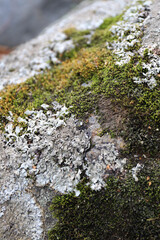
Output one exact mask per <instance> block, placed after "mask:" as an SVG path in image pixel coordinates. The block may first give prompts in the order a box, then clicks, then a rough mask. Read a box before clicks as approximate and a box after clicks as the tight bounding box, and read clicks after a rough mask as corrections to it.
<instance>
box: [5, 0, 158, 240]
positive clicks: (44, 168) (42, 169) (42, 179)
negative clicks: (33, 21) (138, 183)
mask: <svg viewBox="0 0 160 240" xmlns="http://www.w3.org/2000/svg"><path fill="white" fill-rule="evenodd" d="M126 2H128V1H94V2H92V3H91V5H88V6H86V5H85V4H84V5H83V4H82V5H81V7H80V8H79V9H77V10H76V12H73V13H71V14H70V15H68V16H67V17H66V18H65V19H62V21H60V22H59V23H57V24H56V25H54V26H51V27H50V28H48V29H47V30H46V31H45V32H44V34H42V35H41V36H39V37H38V38H37V39H34V40H32V41H31V42H29V43H27V44H25V45H22V46H20V47H19V48H18V49H17V50H16V51H15V52H13V53H12V54H11V55H10V56H8V57H6V58H4V59H3V61H1V63H0V64H1V65H0V68H1V80H3V81H2V85H1V87H3V84H6V83H11V82H12V83H17V82H21V81H23V80H25V79H26V78H28V77H29V76H32V75H33V74H35V73H36V72H37V71H38V70H40V71H42V69H44V68H45V67H48V65H47V63H46V61H47V60H48V59H51V57H53V59H52V61H53V62H54V61H57V59H56V51H64V49H66V48H68V47H71V48H72V47H73V44H72V42H70V43H68V42H67V41H65V38H66V37H65V35H64V34H63V33H62V32H61V31H60V29H63V28H65V27H66V26H70V25H71V23H73V22H74V24H75V26H77V27H79V28H81V29H83V28H86V25H87V26H88V28H95V27H96V26H97V19H99V17H100V16H101V17H102V18H101V21H100V22H98V24H100V23H101V22H102V19H103V18H104V17H106V16H109V15H115V14H116V13H119V11H120V10H121V9H123V7H124V4H125V3H126ZM113 6H114V8H113ZM153 6H154V8H156V3H155V5H153ZM154 8H153V9H152V11H153V12H154V11H155V10H154ZM156 9H157V8H156ZM86 11H88V14H86ZM151 14H152V12H151ZM156 16H158V15H156ZM89 17H90V18H89ZM157 21H158V19H157ZM146 22H147V20H146ZM149 27H150V26H149ZM55 31H57V33H56V34H55V35H54V37H53V33H54V32H55ZM147 31H148V30H147V28H146V34H147V33H148V32H147ZM145 39H147V37H145V38H144V41H146V43H148V42H147V41H149V40H145ZM148 39H149V38H148ZM64 46H66V47H64ZM63 47H64V48H63ZM62 48H63V50H61V49H62ZM31 60H32V61H31ZM9 69H10V71H9ZM109 105H110V104H109ZM42 108H43V109H44V110H45V111H47V105H45V104H43V105H42ZM110 111H111V107H110ZM117 111H120V110H119V109H117ZM65 113H67V109H66V108H65V107H62V106H60V105H58V104H57V103H56V102H54V103H53V111H50V110H49V111H47V113H46V114H44V111H43V110H40V111H26V116H27V117H26V120H27V121H28V128H27V130H26V132H24V133H23V134H22V136H21V137H19V136H18V133H19V131H20V130H21V129H20V128H19V127H17V128H16V129H15V131H13V126H12V121H13V119H12V114H10V116H8V119H10V120H9V121H10V123H9V124H8V125H7V126H6V133H5V135H2V136H1V138H0V153H1V155H0V239H2V240H14V239H15V240H17V239H19V240H20V239H21V240H22V239H23V240H29V239H31V240H41V239H42V240H43V239H47V234H46V233H47V230H48V229H49V228H50V227H51V226H53V225H54V223H55V222H56V220H54V219H52V218H51V215H50V212H49V210H48V206H49V204H50V202H51V199H52V197H53V196H55V194H59V193H60V192H61V193H64V192H68V191H72V190H74V191H75V194H76V195H78V194H79V192H78V191H77V190H76V188H75V186H76V184H77V183H78V181H79V179H80V176H81V174H82V173H83V172H85V173H86V175H87V176H88V177H89V178H90V181H91V187H92V188H93V189H96V190H98V189H99V188H100V187H102V186H103V184H104V179H105V178H106V177H107V176H108V175H110V174H116V173H119V172H120V173H121V174H123V173H124V168H123V167H124V165H125V163H126V159H121V158H119V154H118V150H119V149H123V147H124V142H123V140H122V139H121V138H118V139H112V138H111V137H110V136H109V134H105V135H104V136H103V137H100V136H99V134H98V133H99V132H101V128H100V125H99V123H98V121H97V118H96V116H95V115H92V116H91V117H90V118H89V120H88V124H86V125H84V123H82V122H80V121H77V120H76V119H75V118H74V116H71V117H70V118H69V119H66V120H62V118H61V117H62V116H63V115H64V114H65ZM102 114H103V112H102ZM118 115H119V114H118ZM118 115H117V116H118ZM105 117H106V118H107V124H109V123H110V122H113V124H119V122H120V120H119V119H117V118H116V114H115V116H114V117H113V116H112V114H110V113H109V111H108V114H107V115H106V116H105ZM19 121H24V120H23V119H19ZM6 137H7V138H9V141H6ZM140 168H141V166H139V165H138V166H136V167H135V168H134V169H132V170H133V174H134V178H135V180H137V175H136V173H137V171H139V169H140Z"/></svg>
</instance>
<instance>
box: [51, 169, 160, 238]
mask: <svg viewBox="0 0 160 240" xmlns="http://www.w3.org/2000/svg"><path fill="white" fill-rule="evenodd" d="M159 174H160V168H159V166H158V168H157V169H156V171H155V170H153V171H152V172H151V171H150V168H149V169H147V168H145V170H142V172H141V174H140V175H139V181H138V182H135V180H134V179H133V178H132V177H131V176H128V177H127V179H123V178H119V179H117V178H114V177H109V178H108V179H107V181H106V187H105V188H104V189H101V190H100V191H93V190H91V189H90V187H89V186H86V185H85V184H84V183H81V184H79V185H78V186H77V188H78V189H79V190H80V191H81V194H80V195H79V196H78V197H76V196H75V195H74V193H70V194H65V195H61V196H57V197H55V198H54V199H53V202H52V205H51V211H52V212H53V215H54V217H56V218H58V223H57V224H56V226H55V227H54V228H53V229H52V230H51V231H50V232H49V239H50V240H53V239H60V240H62V239H63V240H69V239H70V240H71V239H76V240H80V239H83V240H84V239H87V240H102V239H107V240H111V239H123V240H135V239H137V240H138V239H143V240H151V239H154V240H156V239H157V240H158V239H159V238H160V188H159Z"/></svg>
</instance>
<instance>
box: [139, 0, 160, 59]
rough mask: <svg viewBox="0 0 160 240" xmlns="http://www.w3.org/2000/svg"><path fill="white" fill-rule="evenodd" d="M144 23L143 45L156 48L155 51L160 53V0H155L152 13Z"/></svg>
mask: <svg viewBox="0 0 160 240" xmlns="http://www.w3.org/2000/svg"><path fill="white" fill-rule="evenodd" d="M144 25H145V36H144V38H143V46H145V47H148V48H150V49H155V53H157V54H158V55H160V1H158V0H154V1H153V5H152V7H151V13H150V14H149V16H148V17H147V18H146V20H145V22H144Z"/></svg>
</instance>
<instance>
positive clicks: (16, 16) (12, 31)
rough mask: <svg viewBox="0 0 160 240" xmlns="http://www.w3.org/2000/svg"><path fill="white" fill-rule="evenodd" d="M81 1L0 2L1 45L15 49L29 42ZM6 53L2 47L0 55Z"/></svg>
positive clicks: (28, 0) (6, 0) (8, 0)
mask: <svg viewBox="0 0 160 240" xmlns="http://www.w3.org/2000/svg"><path fill="white" fill-rule="evenodd" d="M80 1H81V0H0V45H4V46H8V47H14V46H17V45H19V44H21V43H24V42H26V41H28V40H29V39H31V38H33V37H35V36H37V35H38V34H39V32H41V31H42V30H43V29H44V28H45V27H46V26H48V25H49V24H50V23H53V22H54V21H56V20H57V19H58V18H60V17H62V16H63V15H64V14H66V13H67V11H69V10H70V9H71V8H73V7H74V6H76V4H77V3H79V2H80ZM4 49H5V51H4ZM8 51H9V49H7V52H8ZM5 53H6V48H5V47H1V46H0V54H5Z"/></svg>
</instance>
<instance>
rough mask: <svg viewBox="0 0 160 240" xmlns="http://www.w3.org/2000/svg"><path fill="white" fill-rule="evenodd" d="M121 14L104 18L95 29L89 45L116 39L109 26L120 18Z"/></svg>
mask: <svg viewBox="0 0 160 240" xmlns="http://www.w3.org/2000/svg"><path fill="white" fill-rule="evenodd" d="M122 16H123V14H120V15H117V16H115V17H109V18H106V19H105V20H104V21H103V23H102V24H101V25H100V27H99V28H97V29H96V30H95V33H94V34H93V36H92V39H91V45H95V44H96V45H99V44H102V43H106V42H112V41H114V40H116V39H117V36H114V35H113V34H112V33H111V31H110V28H111V27H112V26H113V25H115V24H116V23H117V22H118V21H120V20H122Z"/></svg>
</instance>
